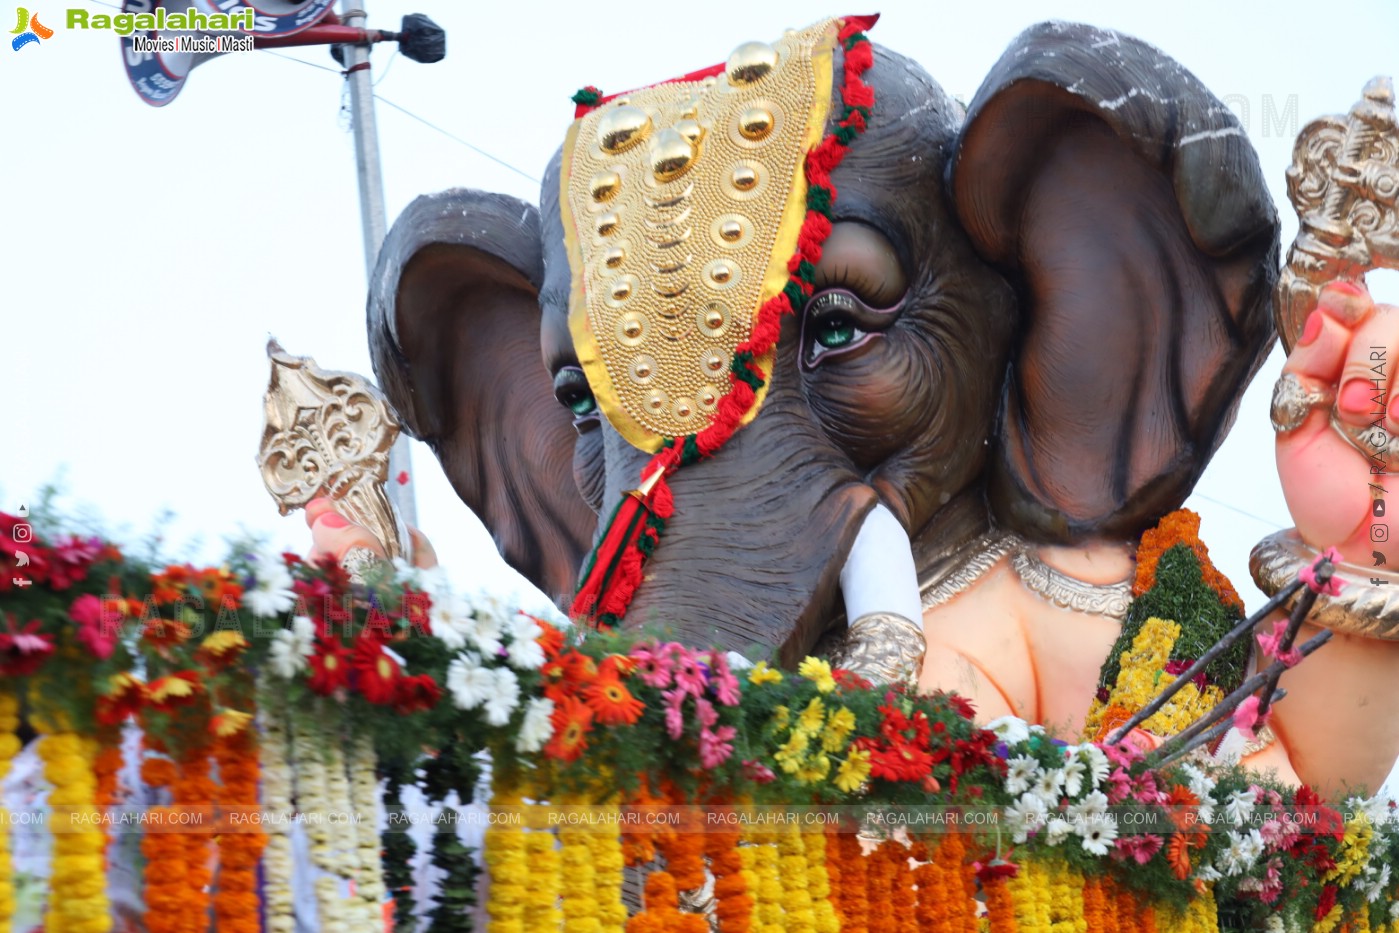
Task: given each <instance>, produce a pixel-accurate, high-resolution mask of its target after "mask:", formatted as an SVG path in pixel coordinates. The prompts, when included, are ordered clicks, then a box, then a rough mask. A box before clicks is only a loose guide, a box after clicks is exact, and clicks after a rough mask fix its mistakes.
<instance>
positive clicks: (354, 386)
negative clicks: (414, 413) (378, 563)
mask: <svg viewBox="0 0 1399 933" xmlns="http://www.w3.org/2000/svg"><path fill="white" fill-rule="evenodd" d="M267 357H268V359H269V360H270V361H271V363H272V377H271V380H270V381H269V382H268V384H267V395H266V396H265V397H264V399H263V410H264V416H263V417H264V425H265V426H264V427H263V431H262V447H261V449H260V450H259V452H258V458H257V461H258V468H259V469H260V470H261V471H262V481H263V484H264V485H266V486H267V491H268V492H269V493H271V495H272V498H273V499H274V500H276V502H277V509H278V511H280V512H281V513H282V514H283V515H287V514H289V513H290V512H291V511H292V510H293V509H299V508H303V507H305V505H306V503H308V502H310V501H311V500H312V499H314V498H316V497H318V496H328V497H330V498H331V499H333V500H335V508H336V511H337V512H339V513H340V514H341V515H343V516H345V517H346V518H348V519H349V520H350V521H352V522H354V523H356V524H358V525H363V526H364V527H365V528H367V529H368V530H369V531H370V533H372V534H373V535H374V537H375V538H377V539H378V540H379V541H380V542H382V543H383V545H384V547H385V549H386V550H387V551H388V556H389V557H402V556H404V547H403V542H404V541H405V540H406V539H407V535H406V533H405V532H404V529H402V528H400V526H399V523H398V518H397V516H396V515H395V513H394V510H393V507H392V506H391V505H390V504H389V498H388V495H387V493H386V491H385V489H384V484H385V483H386V482H387V481H388V478H389V450H390V448H392V447H393V442H394V440H395V439H396V438H397V437H398V431H399V424H398V419H397V418H396V417H395V416H394V413H393V409H392V408H390V407H389V403H388V400H387V399H385V398H384V396H383V394H382V393H381V392H380V391H379V390H378V389H377V388H375V387H374V386H373V385H372V384H370V383H369V382H368V381H367V380H366V379H364V378H363V377H361V376H357V375H355V374H353V373H342V372H332V371H328V370H323V369H321V368H320V367H319V366H317V365H316V363H315V361H314V360H312V359H311V358H310V357H303V356H292V355H290V354H289V353H287V352H286V351H285V350H283V349H282V348H281V346H279V345H278V344H277V341H275V340H271V341H268V343H267Z"/></svg>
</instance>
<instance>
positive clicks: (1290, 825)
mask: <svg viewBox="0 0 1399 933" xmlns="http://www.w3.org/2000/svg"><path fill="white" fill-rule="evenodd" d="M1301 832H1302V824H1301V823H1300V822H1298V821H1297V820H1295V819H1293V818H1292V815H1291V814H1288V815H1287V816H1286V817H1284V818H1274V819H1270V820H1264V821H1263V825H1262V826H1260V827H1258V835H1260V836H1262V837H1263V845H1264V846H1266V847H1267V849H1268V850H1269V851H1270V852H1277V851H1283V852H1285V851H1287V850H1288V849H1291V848H1292V846H1293V844H1294V843H1295V842H1296V841H1297V837H1298V836H1299V835H1300V834H1301Z"/></svg>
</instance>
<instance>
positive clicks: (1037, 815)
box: [1005, 794, 1049, 843]
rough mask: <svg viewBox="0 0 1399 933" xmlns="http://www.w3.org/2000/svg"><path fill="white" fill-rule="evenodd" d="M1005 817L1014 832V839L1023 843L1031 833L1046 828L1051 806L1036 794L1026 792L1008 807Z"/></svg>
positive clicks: (1007, 825)
mask: <svg viewBox="0 0 1399 933" xmlns="http://www.w3.org/2000/svg"><path fill="white" fill-rule="evenodd" d="M1005 817H1006V827H1007V828H1008V829H1009V830H1010V831H1011V832H1012V833H1014V836H1013V838H1014V840H1015V841H1016V842H1017V843H1022V842H1024V841H1026V840H1027V839H1029V838H1030V834H1031V833H1033V832H1038V831H1039V830H1041V829H1043V828H1044V824H1045V820H1047V819H1048V818H1049V808H1048V807H1046V806H1045V805H1044V801H1043V800H1042V799H1040V798H1039V797H1037V796H1035V795H1034V794H1024V795H1022V796H1021V798H1020V799H1019V800H1018V801H1016V802H1015V803H1013V804H1011V805H1010V806H1009V807H1007V808H1006V812H1005Z"/></svg>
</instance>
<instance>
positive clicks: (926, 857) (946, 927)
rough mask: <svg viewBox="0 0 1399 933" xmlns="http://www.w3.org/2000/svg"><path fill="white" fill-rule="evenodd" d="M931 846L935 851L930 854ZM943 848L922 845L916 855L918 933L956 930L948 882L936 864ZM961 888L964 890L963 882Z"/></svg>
mask: <svg viewBox="0 0 1399 933" xmlns="http://www.w3.org/2000/svg"><path fill="white" fill-rule="evenodd" d="M928 846H932V851H928ZM939 848H941V842H929V843H926V844H924V843H920V844H919V845H918V846H915V851H914V857H915V858H917V859H918V861H919V865H918V867H917V868H915V869H914V870H913V883H914V885H916V886H917V888H918V901H917V903H916V904H914V907H913V912H914V916H916V917H917V918H918V929H919V930H922V931H925V933H950V931H951V930H952V929H953V924H952V920H951V918H950V916H949V912H948V896H947V881H946V878H945V876H944V872H943V870H942V869H941V868H940V867H939V866H938V865H937V863H936V861H935V860H936V858H937V850H938V849H939ZM958 888H959V889H960V888H961V884H960V882H959V883H958Z"/></svg>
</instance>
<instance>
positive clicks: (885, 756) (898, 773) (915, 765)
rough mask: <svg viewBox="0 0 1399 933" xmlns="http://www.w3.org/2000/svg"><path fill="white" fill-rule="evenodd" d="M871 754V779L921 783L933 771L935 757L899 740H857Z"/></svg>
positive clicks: (860, 746)
mask: <svg viewBox="0 0 1399 933" xmlns="http://www.w3.org/2000/svg"><path fill="white" fill-rule="evenodd" d="M855 745H856V746H857V747H859V748H862V749H864V750H865V751H867V752H869V753H870V777H875V778H882V779H883V780H886V781H921V780H922V779H923V778H924V777H926V776H927V775H928V774H929V773H930V772H931V771H932V769H933V756H932V755H930V754H928V752H927V751H925V750H924V749H921V748H919V747H918V746H916V745H914V744H912V743H910V742H905V741H902V740H899V739H895V740H892V741H890V742H887V743H880V742H879V741H877V740H875V739H871V738H861V739H856V740H855Z"/></svg>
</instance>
